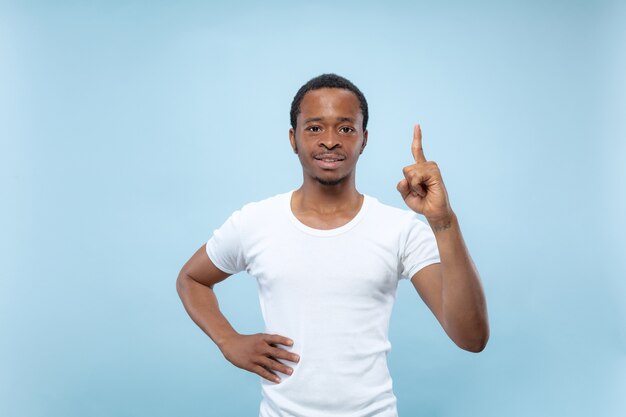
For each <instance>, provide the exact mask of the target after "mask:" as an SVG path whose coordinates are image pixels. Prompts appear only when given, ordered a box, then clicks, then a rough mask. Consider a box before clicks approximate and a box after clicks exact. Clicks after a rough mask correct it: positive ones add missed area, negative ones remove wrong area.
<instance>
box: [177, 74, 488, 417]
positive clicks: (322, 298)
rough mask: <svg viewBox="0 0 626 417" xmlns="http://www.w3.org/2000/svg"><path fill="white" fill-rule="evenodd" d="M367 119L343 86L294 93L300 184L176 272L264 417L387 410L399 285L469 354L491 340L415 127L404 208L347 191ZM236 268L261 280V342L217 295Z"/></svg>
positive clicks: (197, 316)
mask: <svg viewBox="0 0 626 417" xmlns="http://www.w3.org/2000/svg"><path fill="white" fill-rule="evenodd" d="M367 119H368V110H367V102H366V100H365V97H364V96H363V94H362V93H361V91H359V89H358V88H357V87H356V86H354V85H353V84H352V83H351V82H350V81H348V80H346V79H345V78H342V77H339V76H337V75H334V74H324V75H321V76H319V77H316V78H314V79H312V80H310V81H309V82H308V83H306V84H305V85H303V86H302V87H301V88H300V90H299V91H298V93H297V94H296V96H295V98H294V100H293V103H292V107H291V129H290V130H289V140H290V142H291V147H292V149H293V151H294V152H295V153H296V154H297V155H298V157H299V159H300V163H301V164H302V172H303V183H302V186H301V187H300V188H299V189H297V190H295V191H293V192H288V193H284V194H279V195H277V196H274V197H271V198H268V199H266V200H263V201H260V202H256V203H251V204H248V205H246V206H244V207H243V208H242V209H241V210H238V211H236V212H235V213H233V214H232V215H231V216H230V218H229V219H228V220H227V221H226V222H225V223H224V224H223V225H222V226H221V227H220V228H219V229H218V230H216V231H215V232H214V234H213V236H212V237H211V239H210V240H209V241H208V242H207V244H206V245H203V246H202V247H201V248H200V249H198V251H197V252H196V253H195V254H194V255H193V256H192V257H191V259H190V260H189V261H188V262H187V263H186V264H185V265H184V266H183V268H182V270H181V272H180V274H179V277H178V280H177V289H178V293H179V295H180V297H181V299H182V301H183V304H184V306H185V309H186V310H187V312H188V313H189V315H190V316H191V318H192V319H193V321H194V322H195V323H196V324H197V325H198V326H199V327H200V328H201V329H202V330H203V331H204V332H205V333H206V334H207V335H208V336H209V337H210V338H211V339H212V340H213V341H214V342H215V343H216V344H217V346H218V347H219V348H220V350H221V351H222V353H223V354H224V356H225V357H226V359H228V360H229V361H230V362H232V363H233V364H234V365H235V366H237V367H240V368H242V369H245V370H248V371H250V372H254V373H256V374H258V375H260V376H261V377H262V379H261V382H262V391H263V400H262V402H261V408H260V416H262V417H270V416H355V417H356V416H396V415H397V410H396V397H395V396H394V394H393V391H392V384H391V378H390V376H389V371H388V369H387V361H386V357H387V352H388V351H389V349H390V344H389V341H388V339H387V334H388V324H389V317H390V314H391V309H392V305H393V302H394V300H395V294H396V288H397V285H398V279H400V278H408V279H411V282H412V283H413V285H414V286H415V289H416V290H417V292H418V293H419V295H420V296H421V298H422V299H423V300H424V302H425V303H426V304H427V305H428V307H429V308H430V309H431V311H432V312H433V314H434V315H435V317H436V318H437V320H438V321H439V322H440V323H441V325H442V327H443V328H444V330H445V331H446V333H447V334H448V335H449V336H450V338H451V339H452V340H453V341H454V342H455V343H456V344H457V345H458V346H460V347H461V348H463V349H466V350H469V351H472V352H479V351H481V350H482V349H483V348H484V347H485V344H486V343H487V339H488V337H489V326H488V319H487V309H486V304H485V297H484V294H483V291H482V288H481V284H480V278H479V276H478V272H477V271H476V269H475V267H474V265H473V263H472V261H471V258H470V255H469V253H468V251H467V248H466V246H465V243H464V241H463V238H462V236H461V231H460V229H459V224H458V222H457V219H456V216H455V214H454V212H453V211H452V208H451V206H450V203H449V201H448V196H447V193H446V189H445V186H444V184H443V181H442V179H441V174H440V172H439V169H438V167H437V165H436V164H435V163H434V162H432V161H427V160H426V158H425V156H424V152H423V150H422V134H421V130H420V127H419V125H417V126H415V129H414V134H413V143H412V147H411V151H412V154H413V158H414V160H415V164H413V165H410V166H407V167H405V168H404V170H403V173H404V178H403V179H402V180H401V181H400V182H399V183H398V186H397V189H398V191H399V192H400V194H401V195H402V198H403V199H404V201H405V203H406V205H407V206H408V207H409V208H410V210H401V209H397V208H393V207H390V206H387V205H384V204H382V203H380V202H378V200H376V199H375V198H373V197H370V196H367V195H363V194H360V193H359V192H358V191H357V189H356V187H355V168H356V163H357V161H358V159H359V155H360V154H361V153H362V152H363V150H364V149H365V146H366V144H367V136H368V133H367ZM415 213H420V214H422V215H424V216H425V217H426V219H427V220H428V223H429V225H430V227H429V226H427V225H426V224H425V223H424V222H422V221H420V220H419V219H418V218H417V215H416V214H415ZM243 270H245V271H247V272H248V273H249V274H250V275H252V276H253V277H255V278H256V279H257V281H258V284H259V297H260V302H261V309H262V313H263V318H264V320H265V324H266V331H265V333H262V334H254V335H242V334H239V333H237V332H236V331H235V330H234V329H233V328H232V327H231V325H230V324H229V323H228V321H227V320H226V318H225V317H224V316H223V315H222V314H221V312H220V310H219V306H218V302H217V299H216V297H215V294H214V292H213V286H214V285H215V284H217V283H218V282H220V281H222V280H224V279H225V278H227V277H228V276H230V275H232V274H235V273H237V272H240V271H243Z"/></svg>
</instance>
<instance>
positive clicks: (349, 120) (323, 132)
mask: <svg viewBox="0 0 626 417" xmlns="http://www.w3.org/2000/svg"><path fill="white" fill-rule="evenodd" d="M289 140H290V142H291V146H292V148H293V150H294V151H295V152H296V153H297V154H298V157H299V158H300V163H301V164H302V170H303V172H304V180H305V182H306V181H310V180H314V181H316V182H318V183H320V184H322V185H328V186H332V185H337V184H341V183H343V182H345V181H346V180H349V181H352V182H354V175H355V167H356V163H357V161H358V159H359V155H360V154H361V152H362V151H363V149H364V148H365V145H366V144H367V130H365V131H363V114H362V112H361V107H360V102H359V99H358V98H357V97H356V95H355V94H354V93H352V92H351V91H349V90H345V89H341V88H320V89H317V90H311V91H309V92H308V93H306V95H305V96H304V98H303V99H302V102H301V103H300V113H299V114H298V120H297V124H296V128H295V129H293V128H292V129H290V130H289Z"/></svg>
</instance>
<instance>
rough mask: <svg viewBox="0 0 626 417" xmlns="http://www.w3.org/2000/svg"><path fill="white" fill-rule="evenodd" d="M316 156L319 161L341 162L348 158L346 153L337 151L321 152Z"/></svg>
mask: <svg viewBox="0 0 626 417" xmlns="http://www.w3.org/2000/svg"><path fill="white" fill-rule="evenodd" d="M314 158H315V159H316V160H318V161H323V162H339V161H343V160H344V159H346V157H345V156H344V155H340V154H337V153H328V152H327V153H320V154H317V155H315V156H314Z"/></svg>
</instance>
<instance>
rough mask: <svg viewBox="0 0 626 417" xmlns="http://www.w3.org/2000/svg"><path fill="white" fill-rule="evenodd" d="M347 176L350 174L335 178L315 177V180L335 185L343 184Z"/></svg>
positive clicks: (323, 183)
mask: <svg viewBox="0 0 626 417" xmlns="http://www.w3.org/2000/svg"><path fill="white" fill-rule="evenodd" d="M346 178H348V175H346V176H344V177H340V178H333V179H325V178H320V177H315V181H317V182H319V183H320V184H322V185H329V186H333V185H337V184H341V183H342V182H343V181H344V180H345V179H346Z"/></svg>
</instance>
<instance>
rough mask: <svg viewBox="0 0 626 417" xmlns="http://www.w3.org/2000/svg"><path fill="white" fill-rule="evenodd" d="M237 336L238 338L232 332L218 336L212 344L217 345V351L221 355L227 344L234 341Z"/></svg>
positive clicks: (236, 334)
mask: <svg viewBox="0 0 626 417" xmlns="http://www.w3.org/2000/svg"><path fill="white" fill-rule="evenodd" d="M237 336H240V335H239V333H237V332H235V331H232V332H229V333H228V334H225V335H220V337H219V338H215V340H214V342H215V344H216V345H217V347H218V349H219V350H221V351H222V353H223V352H224V349H225V348H226V346H228V345H229V343H230V342H231V341H232V340H233V339H235V338H236V337H237Z"/></svg>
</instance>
